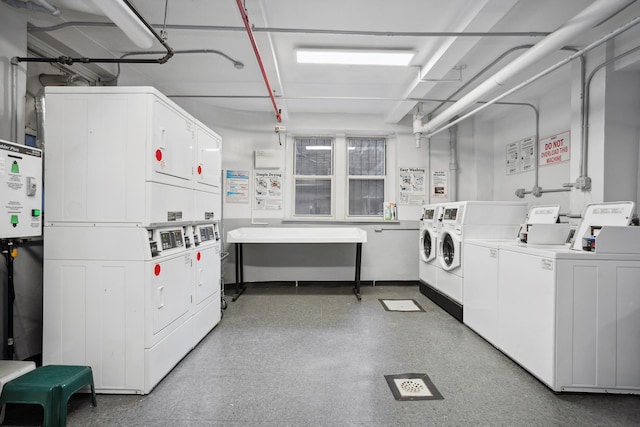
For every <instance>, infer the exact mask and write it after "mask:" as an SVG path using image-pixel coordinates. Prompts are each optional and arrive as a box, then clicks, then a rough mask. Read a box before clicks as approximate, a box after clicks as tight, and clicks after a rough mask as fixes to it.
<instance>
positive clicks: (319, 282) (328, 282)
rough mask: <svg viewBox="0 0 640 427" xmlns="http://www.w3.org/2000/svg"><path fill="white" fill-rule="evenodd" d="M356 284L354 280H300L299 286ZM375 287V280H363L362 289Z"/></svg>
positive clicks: (336, 286) (350, 285) (351, 285)
mask: <svg viewBox="0 0 640 427" xmlns="http://www.w3.org/2000/svg"><path fill="white" fill-rule="evenodd" d="M354 285H355V282H354V281H353V280H299V281H298V286H300V287H302V286H326V287H335V288H339V287H343V286H348V287H353V286H354ZM363 286H373V280H361V281H360V287H363Z"/></svg>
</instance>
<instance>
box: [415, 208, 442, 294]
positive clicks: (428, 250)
mask: <svg viewBox="0 0 640 427" xmlns="http://www.w3.org/2000/svg"><path fill="white" fill-rule="evenodd" d="M439 208H440V206H439V205H437V204H434V205H424V206H423V207H422V218H421V219H420V236H419V239H418V257H419V261H418V262H419V264H418V277H419V278H420V281H421V282H422V283H426V284H430V285H435V283H436V277H437V276H436V275H437V272H438V269H439V267H438V257H437V252H438V234H439V231H438V228H439V222H438V212H439Z"/></svg>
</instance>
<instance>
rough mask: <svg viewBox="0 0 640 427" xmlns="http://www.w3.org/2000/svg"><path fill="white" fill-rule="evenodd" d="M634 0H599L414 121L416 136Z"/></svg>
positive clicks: (427, 131) (429, 130)
mask: <svg viewBox="0 0 640 427" xmlns="http://www.w3.org/2000/svg"><path fill="white" fill-rule="evenodd" d="M634 1H635V0H596V1H595V2H593V3H592V4H591V5H589V6H588V7H587V8H585V9H584V10H583V11H582V12H580V13H579V14H577V15H576V16H575V17H573V18H572V19H570V20H569V21H567V22H566V23H565V24H564V25H562V26H561V27H560V28H558V29H557V30H556V31H554V32H553V33H551V34H550V35H548V36H547V37H545V38H544V39H542V40H541V41H540V42H538V43H537V44H536V45H534V46H533V47H532V48H531V49H529V50H528V51H527V52H525V53H523V54H522V55H521V56H519V57H518V58H516V59H515V60H514V61H513V62H511V63H510V64H508V65H507V66H505V67H504V68H503V69H502V70H500V71H498V72H497V73H496V74H494V75H493V77H491V78H489V79H487V80H486V81H484V82H483V83H481V84H480V85H479V86H478V87H476V88H475V89H473V90H472V91H471V92H469V93H468V94H467V95H465V96H463V97H462V98H461V99H460V100H459V101H458V102H456V103H455V104H453V105H452V106H450V107H449V108H447V109H446V110H444V111H443V112H442V113H440V114H439V115H437V116H436V117H434V118H432V119H431V120H430V121H429V122H427V123H426V124H423V123H422V120H421V119H417V120H414V122H413V132H414V133H415V134H416V135H420V134H422V133H431V132H432V131H434V130H435V129H436V128H437V127H438V126H440V125H442V124H444V123H446V122H447V121H448V120H450V119H452V118H453V117H455V116H456V115H458V114H459V113H461V112H462V111H464V110H465V109H467V108H468V107H470V106H471V105H472V104H474V103H475V102H476V101H478V100H479V99H481V98H483V97H484V96H487V95H488V94H490V93H491V92H494V91H495V90H496V89H498V88H500V87H501V86H503V85H504V84H505V83H506V82H507V81H508V80H509V79H511V78H513V77H515V76H516V75H518V74H519V73H521V72H522V71H524V70H526V69H527V68H529V67H531V66H532V65H534V64H535V63H537V62H538V61H540V60H542V59H544V58H545V57H546V56H547V55H549V54H550V53H552V52H555V51H556V50H558V49H560V48H561V47H563V46H565V45H566V44H567V43H570V42H571V41H573V40H574V39H575V38H576V37H578V36H579V35H581V34H582V33H584V32H585V31H588V30H590V29H591V28H593V27H594V26H596V25H597V24H599V23H600V22H602V21H603V20H604V19H606V18H608V17H610V16H611V15H613V14H614V13H615V12H617V11H619V10H621V9H622V8H624V7H626V6H628V5H629V4H631V3H633V2H634ZM417 137H418V136H416V138H417Z"/></svg>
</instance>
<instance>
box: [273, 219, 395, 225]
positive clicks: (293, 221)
mask: <svg viewBox="0 0 640 427" xmlns="http://www.w3.org/2000/svg"><path fill="white" fill-rule="evenodd" d="M282 223H283V224H301V223H305V224H400V220H384V219H378V218H376V219H322V218H309V219H305V218H288V219H283V220H282Z"/></svg>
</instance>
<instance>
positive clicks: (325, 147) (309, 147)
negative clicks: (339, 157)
mask: <svg viewBox="0 0 640 427" xmlns="http://www.w3.org/2000/svg"><path fill="white" fill-rule="evenodd" d="M304 148H305V149H307V150H331V146H330V145H307V146H306V147H304Z"/></svg>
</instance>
